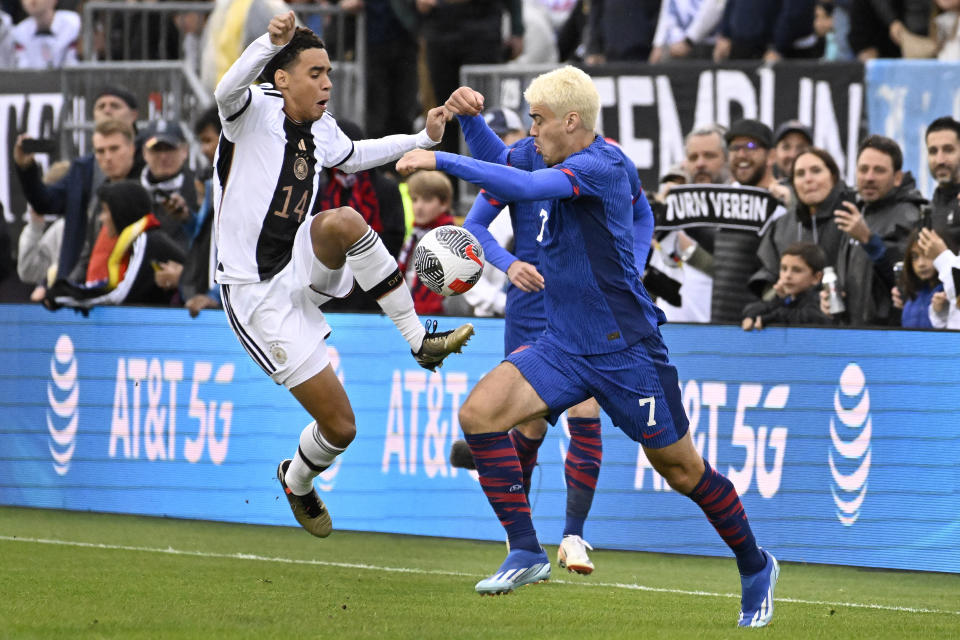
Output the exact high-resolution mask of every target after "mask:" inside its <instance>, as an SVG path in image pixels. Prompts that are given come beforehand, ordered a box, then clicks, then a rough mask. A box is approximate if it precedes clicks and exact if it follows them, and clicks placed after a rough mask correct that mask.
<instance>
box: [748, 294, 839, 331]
mask: <svg viewBox="0 0 960 640" xmlns="http://www.w3.org/2000/svg"><path fill="white" fill-rule="evenodd" d="M741 315H742V317H743V318H756V317H758V316H759V317H760V319H761V320H763V326H765V327H766V326H770V325H772V324H785V325H790V326H794V327H796V326H799V325H804V324H824V325H828V324H831V323H832V322H833V321H832V320H831V319H830V318H829V317H828V316H825V315H824V314H823V312H822V311H820V292H819V289H818V287H812V288H810V289H807V290H806V291H804V292H803V293H800V294H798V295H797V296H795V297H792V298H790V297H788V298H774V299H773V300H760V301H757V302H751V303H750V304H748V305H747V306H745V307H744V308H743V313H742V314H741Z"/></svg>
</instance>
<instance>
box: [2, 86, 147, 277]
mask: <svg viewBox="0 0 960 640" xmlns="http://www.w3.org/2000/svg"><path fill="white" fill-rule="evenodd" d="M101 99H102V98H98V100H97V102H96V103H95V104H94V119H95V120H96V121H97V124H96V126H95V127H94V131H93V154H91V155H88V156H83V157H81V158H78V159H76V160H74V161H73V162H71V163H70V170H69V171H68V172H67V175H66V176H64V177H63V179H61V180H60V181H58V182H56V183H54V184H51V185H44V184H43V182H42V180H41V179H40V168H39V167H38V166H37V164H36V162H34V159H33V155H32V154H27V153H24V151H23V140H24V139H25V138H26V136H20V137H19V138H17V142H16V144H15V145H14V148H13V160H14V163H15V164H16V165H17V175H18V176H19V178H20V183H21V184H22V185H23V192H24V195H25V196H26V199H27V202H28V203H30V205H31V206H32V207H33V208H34V209H36V210H37V211H43V212H44V213H45V214H50V215H62V216H63V217H64V228H63V244H62V246H61V248H60V259H59V261H58V262H57V274H58V277H60V278H68V279H72V280H74V281H78V280H80V279H82V278H83V275H84V274H85V273H86V270H87V262H88V260H89V257H90V250H91V249H92V248H93V242H94V240H95V239H96V237H97V234H98V233H99V231H100V222H99V218H98V216H96V215H94V213H95V212H96V211H99V209H100V205H99V201H98V200H97V197H96V192H97V189H98V188H99V186H100V185H101V184H103V183H104V182H106V181H111V182H116V181H118V180H124V179H126V178H136V177H137V176H138V175H139V173H140V171H139V168H138V167H137V165H136V162H135V159H136V146H135V144H134V140H133V136H134V134H133V127H132V126H131V125H130V123H129V122H127V121H126V120H119V119H102V116H98V105H99V104H100V100H101ZM100 111H101V112H102V111H105V109H101V110H100ZM133 113H135V112H133ZM128 117H129V116H128ZM98 118H100V119H99V120H97V119H98ZM94 159H96V161H94Z"/></svg>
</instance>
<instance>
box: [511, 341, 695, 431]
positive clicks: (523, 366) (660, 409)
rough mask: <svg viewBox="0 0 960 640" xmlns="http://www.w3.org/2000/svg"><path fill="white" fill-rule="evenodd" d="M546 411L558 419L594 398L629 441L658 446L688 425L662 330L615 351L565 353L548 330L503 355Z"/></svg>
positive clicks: (674, 369)
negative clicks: (533, 340)
mask: <svg viewBox="0 0 960 640" xmlns="http://www.w3.org/2000/svg"><path fill="white" fill-rule="evenodd" d="M506 360H507V361H508V362H511V363H513V365H514V366H516V367H517V369H519V370H520V373H521V374H523V377H524V378H526V380H527V382H529V383H530V385H531V386H532V387H533V388H534V390H535V391H536V392H537V394H539V396H540V398H542V399H543V401H544V402H545V403H546V404H547V407H548V408H549V410H550V413H549V415H548V416H547V420H549V421H550V424H556V422H557V419H558V418H559V417H560V414H561V413H563V412H564V411H565V410H566V409H568V408H569V407H572V406H573V405H575V404H578V403H580V402H583V401H584V400H586V399H587V398H590V397H594V398H596V400H597V402H598V403H600V407H601V408H602V409H603V410H604V411H606V413H607V415H609V416H610V418H611V419H612V420H613V423H614V424H615V425H617V426H618V427H619V428H620V429H621V430H622V431H623V432H624V433H625V434H627V435H628V436H629V437H630V439H631V440H635V441H636V442H639V443H640V444H642V445H643V446H644V447H649V448H651V449H660V448H662V447H666V446H667V445H670V444H673V443H674V442H676V441H677V440H679V439H680V438H682V437H683V436H684V435H685V434H686V433H687V429H688V427H689V422H688V421H687V414H686V412H685V411H684V409H683V402H682V401H681V398H680V385H679V382H678V380H677V369H676V368H675V367H674V366H673V365H672V364H670V360H669V359H668V358H667V347H666V345H665V344H664V343H663V338H662V337H661V335H660V332H659V331H657V332H656V333H654V334H651V335H649V336H647V337H646V338H643V339H642V340H640V342H637V343H636V344H634V345H632V346H630V347H628V348H626V349H623V350H622V351H615V352H613V353H604V354H601V355H588V356H584V355H576V354H572V353H567V352H566V351H564V350H563V349H561V348H560V344H559V342H558V340H557V338H556V337H555V336H553V335H552V334H544V335H543V336H541V337H540V339H539V340H537V341H536V342H535V343H533V344H532V345H531V346H530V347H528V348H526V349H523V350H521V351H517V352H515V353H512V354H510V355H509V356H507V358H506Z"/></svg>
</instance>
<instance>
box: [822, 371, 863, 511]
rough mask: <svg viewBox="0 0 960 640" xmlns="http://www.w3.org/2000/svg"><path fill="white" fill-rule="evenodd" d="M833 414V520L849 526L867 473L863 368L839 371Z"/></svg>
mask: <svg viewBox="0 0 960 640" xmlns="http://www.w3.org/2000/svg"><path fill="white" fill-rule="evenodd" d="M833 409H834V413H835V414H836V415H835V417H833V418H830V440H831V441H832V443H833V446H832V448H831V449H830V454H829V462H830V474H831V475H832V476H833V483H832V484H831V486H830V491H831V492H832V493H833V501H834V503H835V504H836V505H837V519H838V520H840V522H841V523H843V525H844V526H847V527H849V526H850V525H852V524H853V523H854V522H856V521H857V518H859V517H860V507H861V506H862V505H863V501H864V499H865V498H866V497H867V476H868V475H869V474H870V455H871V452H872V448H871V446H870V436H871V432H872V428H871V419H870V390H869V389H867V387H866V379H865V378H864V375H863V370H862V369H861V368H860V367H859V366H857V364H856V363H853V362H851V363H850V364H848V365H847V368H846V369H844V370H843V373H842V374H840V385H839V386H838V387H837V389H836V391H834V394H833Z"/></svg>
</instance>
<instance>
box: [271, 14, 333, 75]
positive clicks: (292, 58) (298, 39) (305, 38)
mask: <svg viewBox="0 0 960 640" xmlns="http://www.w3.org/2000/svg"><path fill="white" fill-rule="evenodd" d="M326 48H327V45H325V44H324V43H323V40H321V39H320V37H319V36H317V34H315V33H314V32H313V31H311V30H310V29H307V28H306V27H297V30H296V31H294V33H293V37H292V38H291V39H290V42H288V43H287V44H286V46H284V47H283V49H280V51H278V52H277V55H275V56H273V58H271V59H270V62H268V63H267V66H265V67H264V68H263V71H262V72H260V82H268V83H270V84H273V82H274V80H273V79H274V75H275V74H276V73H277V69H284V70H289V68H290V66H291V65H292V64H293V63H294V62H296V61H297V58H299V57H300V52H301V51H305V50H306V49H326Z"/></svg>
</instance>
